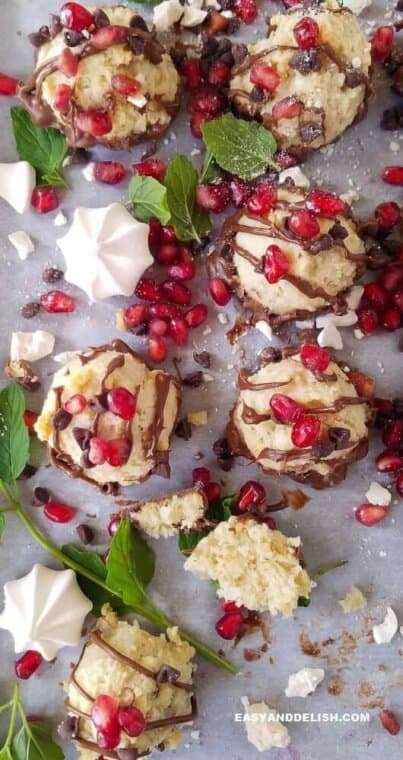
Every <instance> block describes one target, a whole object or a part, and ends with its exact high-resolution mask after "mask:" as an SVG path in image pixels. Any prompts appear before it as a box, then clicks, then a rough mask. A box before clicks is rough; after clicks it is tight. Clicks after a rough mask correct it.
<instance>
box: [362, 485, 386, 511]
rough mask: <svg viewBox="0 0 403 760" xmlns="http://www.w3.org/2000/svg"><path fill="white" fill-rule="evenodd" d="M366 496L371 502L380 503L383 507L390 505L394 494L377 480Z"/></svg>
mask: <svg viewBox="0 0 403 760" xmlns="http://www.w3.org/2000/svg"><path fill="white" fill-rule="evenodd" d="M365 496H366V497H367V499H368V501H369V503H370V504H379V505H380V506H381V507H388V506H389V504H390V502H391V501H392V494H391V493H390V491H388V489H387V488H385V487H384V486H381V484H380V483H376V482H375V481H372V483H371V485H370V487H369V488H368V491H367V492H366V494H365Z"/></svg>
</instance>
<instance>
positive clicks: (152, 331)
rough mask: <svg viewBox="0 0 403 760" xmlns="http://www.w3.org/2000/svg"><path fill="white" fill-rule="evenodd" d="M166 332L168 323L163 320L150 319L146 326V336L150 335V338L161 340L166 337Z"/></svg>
mask: <svg viewBox="0 0 403 760" xmlns="http://www.w3.org/2000/svg"><path fill="white" fill-rule="evenodd" d="M168 330H169V327H168V323H167V322H165V320H164V319H158V318H154V319H151V321H150V323H149V325H148V334H149V335H151V337H152V338H163V337H164V335H167V333H168Z"/></svg>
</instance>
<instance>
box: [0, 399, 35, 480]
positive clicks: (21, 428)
mask: <svg viewBox="0 0 403 760" xmlns="http://www.w3.org/2000/svg"><path fill="white" fill-rule="evenodd" d="M24 410H25V399H24V394H23V392H22V390H21V388H20V387H19V386H18V385H13V384H9V385H7V386H6V387H5V388H3V390H2V391H0V477H1V480H3V481H4V482H5V483H8V484H10V483H13V481H14V480H17V478H18V477H19V476H20V475H21V473H22V471H23V469H24V467H25V465H26V463H27V461H28V456H29V435H28V430H27V426H26V425H25V422H24V418H23V414H24ZM10 430H12V435H9V431H10Z"/></svg>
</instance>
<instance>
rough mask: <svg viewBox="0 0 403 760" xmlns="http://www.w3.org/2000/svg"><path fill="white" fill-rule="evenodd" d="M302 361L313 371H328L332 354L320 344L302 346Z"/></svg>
mask: <svg viewBox="0 0 403 760" xmlns="http://www.w3.org/2000/svg"><path fill="white" fill-rule="evenodd" d="M301 361H302V364H303V365H304V367H306V368H307V369H309V370H310V371H311V372H326V370H327V368H328V366H329V363H330V354H329V352H328V351H326V349H325V348H319V346H302V348H301Z"/></svg>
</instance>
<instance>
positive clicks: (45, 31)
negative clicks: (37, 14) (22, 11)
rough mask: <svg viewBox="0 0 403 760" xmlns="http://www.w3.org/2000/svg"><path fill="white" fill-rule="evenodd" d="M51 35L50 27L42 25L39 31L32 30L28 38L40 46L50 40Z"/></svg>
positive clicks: (37, 46) (35, 45) (34, 44)
mask: <svg viewBox="0 0 403 760" xmlns="http://www.w3.org/2000/svg"><path fill="white" fill-rule="evenodd" d="M49 37H50V33H49V27H48V26H41V28H40V29H38V31H37V32H32V34H29V35H28V40H29V42H30V43H31V45H32V46H33V47H35V48H40V47H42V45H44V44H45V42H49Z"/></svg>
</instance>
